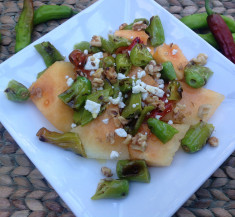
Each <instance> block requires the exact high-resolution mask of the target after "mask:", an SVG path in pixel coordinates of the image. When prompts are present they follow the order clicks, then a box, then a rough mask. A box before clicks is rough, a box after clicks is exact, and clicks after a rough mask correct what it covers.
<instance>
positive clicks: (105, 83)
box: [103, 79, 114, 96]
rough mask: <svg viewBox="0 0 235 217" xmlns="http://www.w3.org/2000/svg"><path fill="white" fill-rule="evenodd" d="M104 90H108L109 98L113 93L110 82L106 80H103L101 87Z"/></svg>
mask: <svg viewBox="0 0 235 217" xmlns="http://www.w3.org/2000/svg"><path fill="white" fill-rule="evenodd" d="M103 88H104V90H109V96H112V95H113V93H114V91H113V87H112V84H111V83H110V81H109V80H108V79H105V80H104V86H103Z"/></svg>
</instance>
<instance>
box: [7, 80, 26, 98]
mask: <svg viewBox="0 0 235 217" xmlns="http://www.w3.org/2000/svg"><path fill="white" fill-rule="evenodd" d="M4 92H5V93H6V95H7V98H8V99H9V100H11V101H14V102H24V101H27V100H28V99H29V97H30V92H29V90H28V88H27V87H25V86H24V85H23V84H21V83H19V82H18V81H16V80H11V81H9V83H8V86H7V88H6V90H5V91H4Z"/></svg>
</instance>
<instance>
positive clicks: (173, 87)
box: [166, 81, 183, 100]
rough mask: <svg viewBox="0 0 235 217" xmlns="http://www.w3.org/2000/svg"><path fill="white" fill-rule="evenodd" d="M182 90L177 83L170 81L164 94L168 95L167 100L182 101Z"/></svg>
mask: <svg viewBox="0 0 235 217" xmlns="http://www.w3.org/2000/svg"><path fill="white" fill-rule="evenodd" d="M182 92H183V89H182V87H181V84H180V82H179V81H171V82H170V83H169V85H168V87H167V90H166V93H167V94H169V96H168V97H167V99H168V100H180V99H182Z"/></svg>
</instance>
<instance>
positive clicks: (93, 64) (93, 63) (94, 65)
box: [84, 52, 103, 70]
mask: <svg viewBox="0 0 235 217" xmlns="http://www.w3.org/2000/svg"><path fill="white" fill-rule="evenodd" d="M100 58H103V53H102V52H98V53H95V54H93V56H89V57H88V58H87V62H86V65H85V67H84V69H86V70H94V69H98V68H99V63H100Z"/></svg>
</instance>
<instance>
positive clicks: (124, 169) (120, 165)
mask: <svg viewBox="0 0 235 217" xmlns="http://www.w3.org/2000/svg"><path fill="white" fill-rule="evenodd" d="M116 172H117V175H118V177H119V178H120V179H127V180H128V181H135V182H146V183H149V182H150V174H149V171H148V167H147V165H146V162H145V161H144V160H119V161H118V162H117V166H116Z"/></svg>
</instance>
